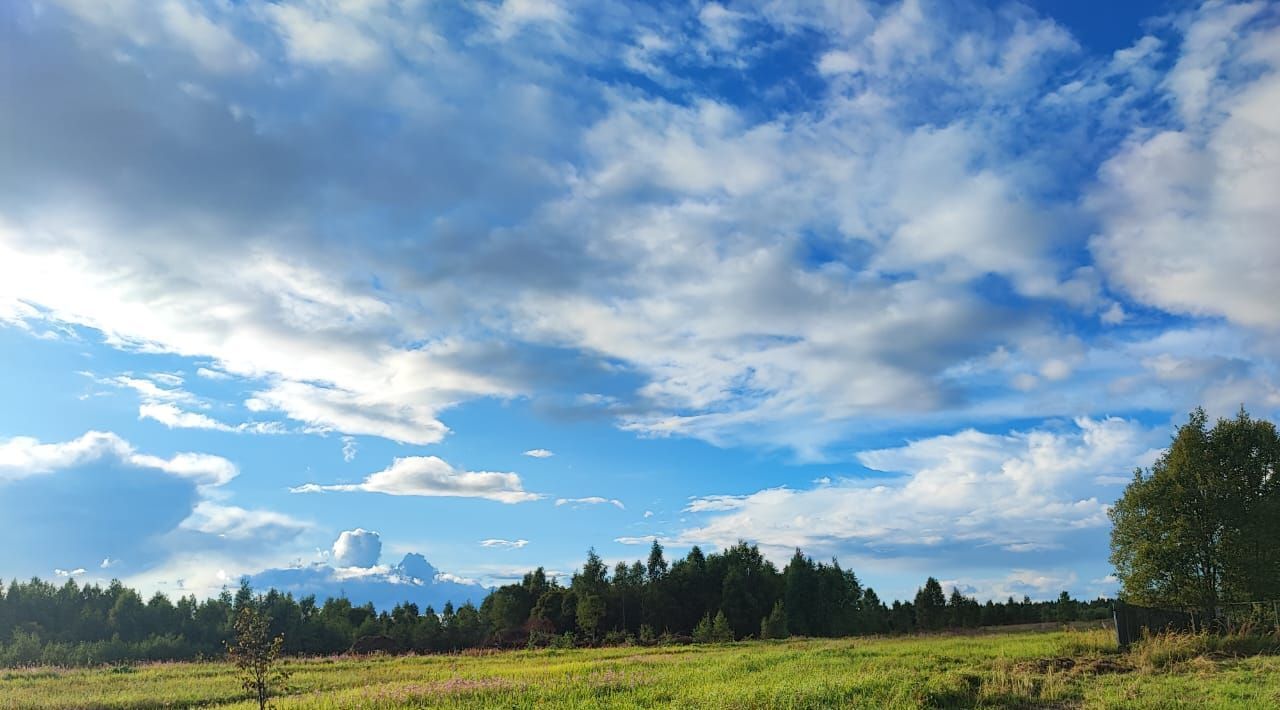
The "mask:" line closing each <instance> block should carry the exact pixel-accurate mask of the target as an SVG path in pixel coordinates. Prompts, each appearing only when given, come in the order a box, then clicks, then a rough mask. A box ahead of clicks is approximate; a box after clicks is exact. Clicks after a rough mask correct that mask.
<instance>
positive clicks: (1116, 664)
mask: <svg viewBox="0 0 1280 710" xmlns="http://www.w3.org/2000/svg"><path fill="white" fill-rule="evenodd" d="M1014 668H1016V669H1017V670H1019V671H1023V672H1037V673H1049V672H1065V671H1070V672H1071V673H1072V674H1074V675H1107V674H1109V673H1130V672H1132V671H1133V666H1130V665H1128V664H1126V663H1122V662H1120V661H1117V660H1115V659H1112V658H1083V659H1078V660H1077V659H1075V658H1067V657H1065V656H1059V657H1057V658H1036V659H1033V660H1030V661H1023V662H1021V663H1019V664H1017V665H1016V666H1014Z"/></svg>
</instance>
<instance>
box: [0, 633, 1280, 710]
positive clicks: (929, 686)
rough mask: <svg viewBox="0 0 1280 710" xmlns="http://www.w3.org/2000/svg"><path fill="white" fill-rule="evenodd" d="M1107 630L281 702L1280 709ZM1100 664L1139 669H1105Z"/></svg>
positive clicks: (184, 700)
mask: <svg viewBox="0 0 1280 710" xmlns="http://www.w3.org/2000/svg"><path fill="white" fill-rule="evenodd" d="M1106 639H1107V635H1106V633H1105V632H1083V633H1080V632H1068V633H1062V632H1058V633H1016V634H998V635H984V636H947V637H929V638H907V639H839V640H797V641H789V642H754V643H740V644H732V645H725V646H710V647H705V646H704V647H680V648H610V649H590V650H573V651H536V652H507V653H497V654H490V655H468V656H428V657H408V658H374V659H355V658H332V659H315V660H306V661H295V662H291V663H290V664H289V667H290V669H291V670H292V671H293V677H292V679H291V680H290V686H291V688H290V692H291V694H290V695H289V696H288V697H284V698H281V699H279V700H278V701H277V703H276V706H277V707H280V708H391V707H538V708H543V707H563V708H571V707H573V708H576V707H636V706H640V707H646V706H648V707H667V706H678V707H732V708H744V707H745V708H749V707H761V708H763V707H782V708H818V707H833V706H843V707H874V708H882V707H974V706H979V707H1007V706H1025V707H1152V708H1164V707H1178V706H1184V707H1197V708H1201V707H1249V708H1257V707H1280V658H1278V657H1274V656H1260V657H1247V658H1234V659H1233V658H1218V659H1216V660H1210V659H1209V658H1205V657H1203V656H1201V657H1195V658H1191V659H1190V660H1177V661H1175V662H1172V663H1171V664H1169V665H1166V666H1165V667H1163V668H1158V669H1157V668H1152V667H1149V666H1143V665H1142V663H1140V662H1139V661H1138V660H1137V659H1136V658H1134V659H1130V658H1126V657H1123V656H1115V655H1112V652H1111V650H1110V649H1109V648H1107V646H1108V641H1107V640H1106ZM1064 656H1069V657H1072V658H1074V659H1075V662H1074V665H1072V664H1070V663H1068V662H1066V661H1063V660H1061V658H1062V657H1064ZM1050 659H1058V660H1052V661H1051V660H1050ZM1098 659H1103V660H1104V664H1103V666H1106V665H1107V663H1106V662H1111V661H1114V662H1118V663H1119V665H1124V666H1136V669H1127V670H1128V672H1121V673H1104V674H1098V673H1096V671H1097V670H1099V666H1098V664H1097V660H1098ZM1068 665H1072V667H1070V668H1066V666H1068ZM244 697H245V696H244V695H243V693H241V691H240V689H239V686H238V683H237V682H236V680H235V678H234V676H233V675H232V673H231V671H230V669H229V668H228V667H227V666H226V665H224V664H221V663H174V664H155V665H148V666H141V667H139V668H137V669H133V670H132V671H128V672H120V671H113V670H112V669H91V670H60V669H59V670H51V669H33V670H23V671H0V708H3V707H18V708H158V707H190V706H203V707H218V708H224V707H236V708H249V707H251V706H250V705H249V704H247V703H244V702H243V701H241V700H240V699H241V698H244Z"/></svg>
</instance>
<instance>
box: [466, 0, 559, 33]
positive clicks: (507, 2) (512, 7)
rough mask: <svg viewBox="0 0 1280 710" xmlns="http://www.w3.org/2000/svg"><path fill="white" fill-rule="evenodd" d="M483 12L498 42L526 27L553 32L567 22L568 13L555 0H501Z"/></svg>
mask: <svg viewBox="0 0 1280 710" xmlns="http://www.w3.org/2000/svg"><path fill="white" fill-rule="evenodd" d="M484 11H485V12H486V14H487V15H488V18H489V21H490V22H491V23H493V32H494V36H495V37H497V38H498V39H500V40H509V39H511V38H512V37H514V36H515V35H516V34H517V33H519V32H520V31H521V30H523V29H525V28H528V27H539V28H544V29H550V30H555V29H557V28H559V27H561V26H563V25H564V24H565V23H566V22H568V20H569V14H568V12H567V11H566V10H565V9H564V8H563V7H561V5H560V3H559V2H557V1H556V0H501V2H499V3H498V4H496V5H492V6H486V7H485V8H484Z"/></svg>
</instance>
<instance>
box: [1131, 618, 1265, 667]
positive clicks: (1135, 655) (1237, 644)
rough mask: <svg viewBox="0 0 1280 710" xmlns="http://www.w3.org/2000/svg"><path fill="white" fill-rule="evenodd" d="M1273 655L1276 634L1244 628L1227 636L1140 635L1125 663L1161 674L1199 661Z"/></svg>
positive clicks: (1170, 633)
mask: <svg viewBox="0 0 1280 710" xmlns="http://www.w3.org/2000/svg"><path fill="white" fill-rule="evenodd" d="M1277 653H1280V633H1278V632H1276V631H1274V630H1272V631H1265V632H1264V631H1258V630H1254V629H1252V628H1247V627H1246V628H1240V629H1237V630H1235V631H1233V632H1231V633H1227V634H1211V633H1207V632H1200V633H1186V632H1172V631H1170V632H1163V633H1156V634H1151V633H1148V634H1144V635H1143V637H1142V638H1141V639H1139V640H1138V641H1137V642H1136V643H1134V644H1133V647H1132V648H1131V650H1130V652H1129V660H1130V662H1131V663H1133V665H1134V666H1135V667H1137V668H1138V669H1140V670H1144V671H1161V670H1166V669H1169V668H1172V667H1176V666H1177V665H1178V664H1183V663H1187V662H1189V661H1192V660H1195V659H1199V658H1207V659H1209V660H1214V659H1216V658H1222V657H1237V658H1238V657H1243V656H1258V655H1264V654H1265V655H1275V654H1277Z"/></svg>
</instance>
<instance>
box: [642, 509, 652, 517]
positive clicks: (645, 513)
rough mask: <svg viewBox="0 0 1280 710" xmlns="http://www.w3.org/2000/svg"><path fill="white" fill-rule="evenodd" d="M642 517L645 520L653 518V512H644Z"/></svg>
mask: <svg viewBox="0 0 1280 710" xmlns="http://www.w3.org/2000/svg"><path fill="white" fill-rule="evenodd" d="M643 517H645V518H652V517H653V511H652V510H646V511H644V516H643Z"/></svg>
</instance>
